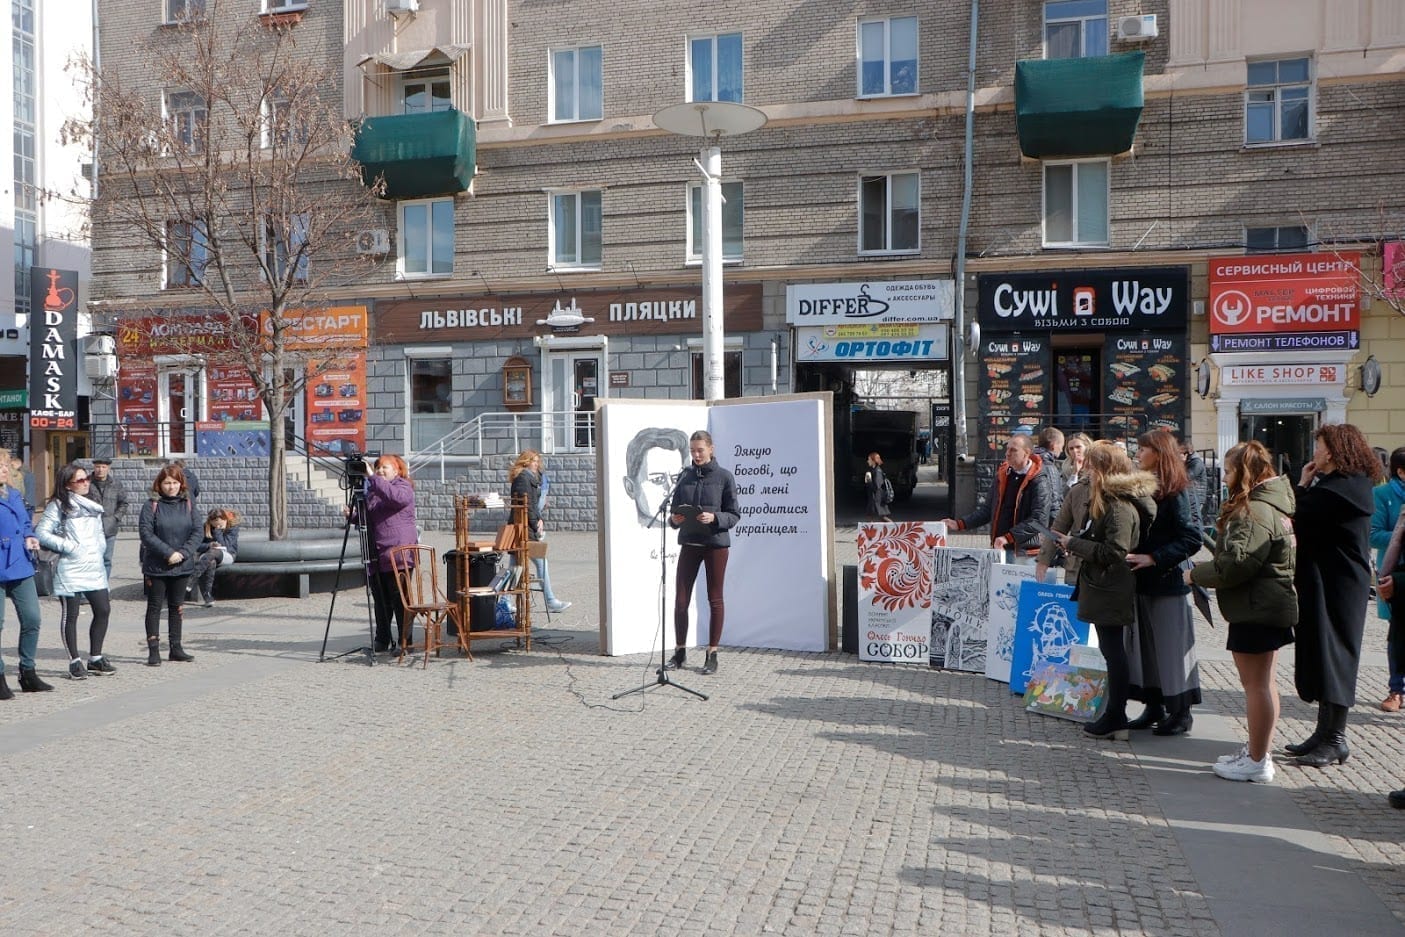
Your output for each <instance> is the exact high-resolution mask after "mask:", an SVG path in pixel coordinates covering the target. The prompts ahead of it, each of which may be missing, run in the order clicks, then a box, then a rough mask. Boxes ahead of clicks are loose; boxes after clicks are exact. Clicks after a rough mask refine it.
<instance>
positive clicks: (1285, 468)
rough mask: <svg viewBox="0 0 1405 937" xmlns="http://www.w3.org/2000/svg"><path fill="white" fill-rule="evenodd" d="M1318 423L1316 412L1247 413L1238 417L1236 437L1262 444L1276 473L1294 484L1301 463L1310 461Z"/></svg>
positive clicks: (1300, 470) (1300, 468) (1300, 469)
mask: <svg viewBox="0 0 1405 937" xmlns="http://www.w3.org/2000/svg"><path fill="white" fill-rule="evenodd" d="M1317 425H1318V417H1317V414H1316V413H1250V414H1245V415H1241V416H1240V417H1239V438H1240V440H1241V441H1243V442H1248V441H1249V440H1251V439H1257V440H1258V441H1259V442H1261V443H1263V444H1264V446H1265V447H1267V448H1268V451H1269V452H1270V453H1271V454H1272V456H1273V466H1274V469H1275V470H1276V471H1277V472H1278V474H1279V475H1286V476H1287V477H1288V480H1289V481H1290V482H1292V483H1293V484H1297V481H1298V475H1299V474H1300V473H1301V472H1302V469H1303V466H1304V465H1306V464H1307V463H1308V462H1310V461H1312V445H1313V439H1312V434H1313V433H1315V432H1317Z"/></svg>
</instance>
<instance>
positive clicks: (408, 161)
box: [351, 110, 476, 199]
mask: <svg viewBox="0 0 1405 937" xmlns="http://www.w3.org/2000/svg"><path fill="white" fill-rule="evenodd" d="M475 145H476V135H475V132H474V123H473V120H472V119H471V118H470V117H469V116H468V115H467V114H465V113H463V112H462V111H457V110H445V111H433V112H430V113H425V114H394V115H391V116H388V117H368V118H366V119H365V120H363V121H362V122H361V128H360V130H359V131H358V132H357V134H356V144H355V145H354V146H353V147H352V148H351V158H352V159H354V160H356V161H357V162H358V163H360V164H361V181H362V182H363V183H365V184H366V185H370V184H372V183H373V182H374V181H375V180H376V178H377V177H379V176H382V175H383V176H385V196H384V197H385V198H392V199H403V198H424V197H428V196H431V195H452V194H454V193H457V192H464V191H466V190H467V189H468V186H469V184H470V183H471V182H472V181H473V169H474V158H475Z"/></svg>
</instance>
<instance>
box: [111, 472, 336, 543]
mask: <svg viewBox="0 0 1405 937" xmlns="http://www.w3.org/2000/svg"><path fill="white" fill-rule="evenodd" d="M290 458H291V456H290ZM165 464H166V463H165V461H164V460H154V461H145V460H141V459H118V460H116V461H114V462H113V463H112V474H113V475H115V476H116V477H117V478H118V479H119V480H120V481H121V482H122V484H123V486H124V487H125V488H126V489H127V497H128V499H129V503H128V508H127V516H126V518H125V519H124V523H123V529H125V530H130V531H135V530H136V529H137V517H138V516H139V514H140V512H141V505H142V503H143V502H144V501H147V500H149V499H150V498H151V497H152V494H151V483H152V481H153V480H155V478H156V473H157V472H158V471H160V470H161V466H163V465H165ZM186 466H187V467H188V468H190V469H193V470H194V471H195V473H196V475H197V476H198V477H199V479H200V498H199V500H198V501H197V502H196V507H197V509H198V510H199V511H200V512H201V521H202V522H203V520H204V515H205V513H206V512H208V511H210V510H212V509H214V508H233V509H234V510H236V511H238V512H239V514H240V516H241V517H243V518H244V520H243V521H242V525H243V526H245V527H247V528H248V529H250V530H259V529H261V528H262V529H264V530H267V529H268V462H267V461H265V460H263V459H199V458H193V459H187V460H186ZM287 492H288V526H289V527H339V526H341V524H342V513H341V508H342V505H341V502H337V503H335V504H333V503H332V502H330V501H324V500H322V499H321V498H320V497H318V495H317V494H315V493H314V492H313V491H312V490H310V489H309V488H308V487H307V486H306V485H303V484H301V483H299V482H298V481H297V480H296V479H293V478H289V479H288V484H287Z"/></svg>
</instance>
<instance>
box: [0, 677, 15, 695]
mask: <svg viewBox="0 0 1405 937" xmlns="http://www.w3.org/2000/svg"><path fill="white" fill-rule="evenodd" d="M14 698H15V691H14V690H12V689H10V685H9V684H8V683H6V682H5V675H4V674H3V673H0V700H7V699H14Z"/></svg>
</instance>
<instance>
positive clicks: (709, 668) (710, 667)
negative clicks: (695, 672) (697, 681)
mask: <svg viewBox="0 0 1405 937" xmlns="http://www.w3.org/2000/svg"><path fill="white" fill-rule="evenodd" d="M702 672H703V673H717V652H716V651H708V652H707V657H705V658H703V669H702Z"/></svg>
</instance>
